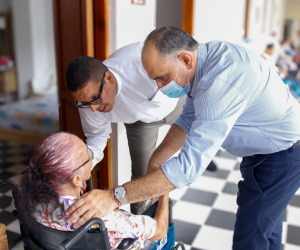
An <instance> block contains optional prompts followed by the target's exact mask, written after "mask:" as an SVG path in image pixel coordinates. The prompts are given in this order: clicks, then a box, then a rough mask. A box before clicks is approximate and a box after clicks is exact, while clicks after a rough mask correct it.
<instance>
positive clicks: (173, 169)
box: [161, 158, 190, 189]
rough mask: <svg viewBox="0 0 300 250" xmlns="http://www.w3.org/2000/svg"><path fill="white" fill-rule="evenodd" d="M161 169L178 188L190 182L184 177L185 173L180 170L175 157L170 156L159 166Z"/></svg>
mask: <svg viewBox="0 0 300 250" xmlns="http://www.w3.org/2000/svg"><path fill="white" fill-rule="evenodd" d="M161 169H162V171H163V172H164V174H165V175H166V177H167V178H168V180H169V181H170V182H171V183H172V184H173V185H174V186H175V187H176V188H178V189H182V188H184V187H186V186H189V185H190V183H189V181H188V179H187V178H186V175H185V173H184V172H183V171H182V169H181V167H180V165H179V164H178V162H177V160H176V158H172V159H170V160H169V161H167V162H166V163H165V164H164V165H162V166H161Z"/></svg>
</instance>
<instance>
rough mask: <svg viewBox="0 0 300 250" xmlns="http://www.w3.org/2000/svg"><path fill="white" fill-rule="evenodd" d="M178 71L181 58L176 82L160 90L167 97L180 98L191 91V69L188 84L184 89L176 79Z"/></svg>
mask: <svg viewBox="0 0 300 250" xmlns="http://www.w3.org/2000/svg"><path fill="white" fill-rule="evenodd" d="M178 69H179V58H178V61H177V71H176V76H175V81H171V82H170V83H169V84H167V85H166V86H164V87H162V88H160V89H159V90H160V91H161V92H162V93H163V94H164V95H166V96H168V97H170V98H179V97H181V96H183V95H185V94H187V93H189V92H190V91H191V85H190V69H189V78H188V84H187V85H186V86H185V87H184V88H183V87H181V86H179V85H178V84H177V83H176V78H177V74H178Z"/></svg>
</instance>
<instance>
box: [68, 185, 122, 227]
mask: <svg viewBox="0 0 300 250" xmlns="http://www.w3.org/2000/svg"><path fill="white" fill-rule="evenodd" d="M112 194H113V190H99V189H95V190H92V191H90V192H88V193H86V194H84V195H83V196H81V198H80V199H79V200H78V201H76V202H75V203H74V204H73V205H72V206H71V207H70V208H69V209H68V210H67V211H66V215H67V216H69V217H68V218H67V222H68V223H71V222H72V221H74V220H76V219H77V218H78V217H81V218H80V219H79V220H78V221H77V222H76V223H74V225H73V226H74V228H78V227H80V226H82V225H83V224H84V223H86V222H87V221H88V220H89V219H91V218H94V217H97V218H102V217H104V216H106V215H108V214H109V213H111V212H112V211H113V210H114V209H115V208H117V207H118V205H117V203H116V202H115V200H114V198H113V196H112Z"/></svg>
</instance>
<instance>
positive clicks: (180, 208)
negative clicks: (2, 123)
mask: <svg viewBox="0 0 300 250" xmlns="http://www.w3.org/2000/svg"><path fill="white" fill-rule="evenodd" d="M33 150H34V148H33V147H30V146H24V145H19V144H14V143H6V142H0V181H1V180H7V179H10V180H13V181H15V182H18V181H19V180H20V177H21V175H20V173H21V172H22V171H23V170H24V169H25V168H26V166H27V164H28V162H29V160H30V157H31V155H32V153H33ZM214 162H215V163H216V164H217V166H218V171H217V172H214V173H211V172H207V171H206V172H205V173H204V174H203V176H201V177H200V178H199V180H198V181H197V182H196V183H194V184H192V185H191V186H190V187H189V188H187V189H183V190H175V191H173V192H171V194H170V197H171V198H172V199H173V200H174V203H175V204H174V207H173V219H174V223H175V240H176V241H182V242H184V243H185V245H186V250H196V249H199V250H200V249H201V250H204V249H205V250H227V249H228V250H229V249H231V245H232V236H233V227H234V223H235V212H236V210H237V205H236V194H237V191H238V190H237V183H238V182H239V180H240V179H241V174H240V172H239V162H240V159H238V158H236V157H233V156H231V155H229V154H228V153H227V152H225V151H221V150H220V151H219V152H218V154H217V156H216V157H215V159H214ZM12 208H13V206H12V195H11V192H10V191H8V190H3V189H2V190H0V222H1V223H4V224H5V225H7V235H8V242H9V246H10V249H11V248H12V247H13V246H14V245H15V244H16V243H17V242H19V241H20V239H21V237H20V230H19V225H18V221H17V220H16V219H15V218H14V216H13V215H12V214H11V211H12ZM299 236H300V191H298V192H297V193H296V195H295V196H294V198H293V200H292V201H291V203H290V205H289V206H288V208H287V210H286V213H285V219H284V224H283V242H282V243H283V249H284V250H297V249H298V250H300V237H299Z"/></svg>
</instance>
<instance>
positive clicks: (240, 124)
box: [67, 27, 300, 250]
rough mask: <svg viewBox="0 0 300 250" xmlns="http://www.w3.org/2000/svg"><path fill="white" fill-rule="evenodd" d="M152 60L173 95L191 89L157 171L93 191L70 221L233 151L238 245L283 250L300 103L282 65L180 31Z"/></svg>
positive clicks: (197, 171) (160, 36)
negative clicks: (271, 65)
mask: <svg viewBox="0 0 300 250" xmlns="http://www.w3.org/2000/svg"><path fill="white" fill-rule="evenodd" d="M142 62H143V66H144V68H145V70H146V71H147V74H148V76H149V77H150V78H151V79H154V80H156V82H157V85H158V87H159V88H160V90H161V91H162V92H163V93H164V94H165V95H167V96H169V97H174V98H176V97H180V96H182V95H184V94H188V96H187V98H186V103H185V105H184V107H183V111H182V114H181V115H180V116H179V117H178V118H177V120H176V121H175V122H174V124H173V125H172V127H171V129H170V131H169V133H168V134H167V136H166V138H165V139H164V141H163V142H162V144H161V145H160V146H159V147H158V148H157V150H156V151H155V152H154V154H153V156H152V157H151V160H150V165H149V168H148V169H149V172H151V171H153V172H151V173H150V174H149V175H147V176H145V177H142V178H140V179H138V180H135V181H132V182H129V183H126V184H124V185H123V186H121V187H118V188H115V189H113V190H107V191H101V190H94V191H92V192H91V193H90V194H88V195H87V196H85V197H84V198H83V199H80V201H79V202H77V203H76V204H75V205H74V206H73V207H72V208H71V209H70V210H69V211H68V213H67V214H71V213H73V214H72V215H71V216H70V217H69V220H72V219H75V218H77V217H78V216H79V215H82V214H84V216H83V217H82V218H81V219H80V220H79V221H78V222H77V223H76V224H75V226H79V225H81V224H82V223H83V222H84V221H86V220H88V219H89V218H91V217H94V216H96V217H97V216H100V217H101V216H104V215H106V214H107V213H108V212H110V211H111V209H113V208H114V207H116V206H117V205H116V203H114V201H113V199H112V198H111V196H113V197H114V199H117V200H121V201H122V202H121V203H122V204H126V203H132V202H136V201H140V200H144V199H148V198H151V197H156V196H159V195H162V194H165V193H166V192H170V191H171V190H173V189H175V188H183V187H185V186H189V185H190V184H191V183H193V182H194V181H196V180H197V178H198V177H199V176H200V175H201V174H202V173H203V171H204V170H205V169H206V167H207V166H208V164H209V162H210V161H211V160H212V158H213V157H214V156H215V154H216V153H217V151H218V149H219V148H220V147H223V148H224V149H226V150H227V151H228V152H230V153H231V154H233V155H235V156H239V157H243V161H242V163H241V166H240V168H241V174H242V177H243V179H244V180H243V181H240V182H239V194H238V198H237V203H238V206H239V208H238V211H237V220H236V225H235V232H234V239H233V249H234V250H237V249H238V250H240V249H243V250H247V249H264V250H265V249H272V250H275V249H276V250H277V249H278V250H279V249H281V231H282V219H283V212H284V210H285V208H286V206H287V204H288V203H289V201H290V200H291V199H292V197H293V195H294V194H295V192H296V191H297V189H298V188H299V187H300V147H299V146H300V142H299V141H298V140H300V126H299V124H300V106H299V103H298V102H297V101H296V100H295V99H294V98H293V97H292V95H291V94H290V92H289V90H288V89H287V88H286V86H285V85H284V83H283V82H282V81H281V79H280V77H279V76H278V74H277V73H276V71H275V70H274V69H270V68H269V66H268V64H267V62H266V61H265V60H264V59H263V58H261V57H260V56H258V55H256V54H255V53H253V52H251V51H249V50H247V49H245V48H243V47H240V46H237V45H234V44H231V43H227V42H219V41H215V42H210V43H207V44H198V43H197V42H196V41H195V40H194V39H193V38H192V37H191V36H189V35H188V34H187V33H186V32H184V31H182V30H180V29H177V28H174V27H161V28H158V29H156V30H154V31H153V32H151V33H150V34H149V36H148V37H147V39H146V41H145V44H144V47H143V51H142ZM179 149H181V152H180V154H179V155H178V157H174V158H171V157H172V155H173V154H174V152H176V151H177V150H179ZM170 158H171V159H170ZM75 210H76V211H75ZM74 211H75V212H74ZM199 212H200V213H201V211H199Z"/></svg>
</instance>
